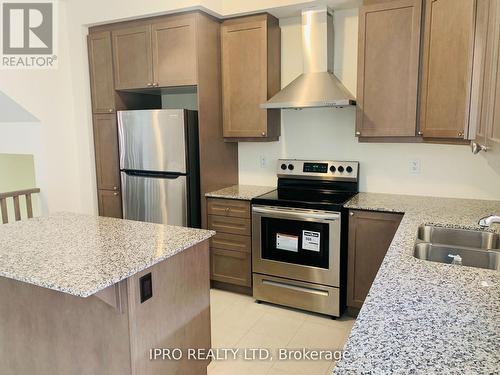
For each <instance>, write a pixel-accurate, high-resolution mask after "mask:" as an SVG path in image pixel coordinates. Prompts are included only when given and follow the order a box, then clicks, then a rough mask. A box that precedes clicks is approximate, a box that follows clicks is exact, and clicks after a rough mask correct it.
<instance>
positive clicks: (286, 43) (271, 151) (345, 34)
mask: <svg viewBox="0 0 500 375" xmlns="http://www.w3.org/2000/svg"><path fill="white" fill-rule="evenodd" d="M280 24H281V30H282V86H285V85H286V84H287V83H289V82H290V81H291V80H293V79H294V78H295V77H296V76H297V75H298V74H300V72H301V69H302V56H301V53H302V52H301V46H300V42H301V39H300V38H301V36H300V35H301V34H300V32H301V30H300V19H299V18H289V19H283V20H281V22H280ZM335 32H336V33H335V72H336V74H337V76H338V77H339V78H340V79H341V80H342V81H343V83H344V84H345V86H346V87H347V88H348V89H349V90H351V92H353V93H355V92H356V58H357V11H356V10H342V11H337V12H335ZM387 110H390V108H388V109H387ZM354 124H355V111H354V109H353V108H349V109H330V108H321V109H320V108H318V109H304V110H301V111H296V110H285V111H283V112H282V137H281V139H280V141H279V142H272V143H240V144H239V168H240V183H242V184H263V185H269V184H275V183H276V177H275V176H276V163H277V159H278V158H280V157H286V158H310V159H326V160H331V159H333V160H359V161H360V163H361V167H360V168H361V177H360V190H361V191H369V192H386V193H399V194H417V195H435V196H447V197H466V198H484V199H500V176H499V175H498V174H496V173H495V172H494V171H493V169H492V168H491V167H489V166H488V164H487V162H486V161H485V159H484V158H483V157H481V156H474V155H472V154H471V152H470V149H469V147H467V146H456V145H434V144H389V143H383V144H380V143H379V144H376V143H358V142H357V140H356V138H355V137H354ZM262 157H264V158H265V159H266V164H267V165H266V166H265V167H264V168H262V167H261V158H262ZM411 160H419V161H420V165H421V173H420V174H410V167H409V164H410V161H411Z"/></svg>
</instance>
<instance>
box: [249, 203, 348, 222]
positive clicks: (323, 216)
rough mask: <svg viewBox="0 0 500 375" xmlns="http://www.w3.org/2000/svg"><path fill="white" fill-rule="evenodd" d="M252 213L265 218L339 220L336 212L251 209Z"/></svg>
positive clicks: (254, 207)
mask: <svg viewBox="0 0 500 375" xmlns="http://www.w3.org/2000/svg"><path fill="white" fill-rule="evenodd" d="M252 212H255V213H259V214H264V215H266V216H267V217H290V218H297V219H317V220H329V221H334V220H339V219H340V214H339V213H337V212H312V211H299V210H297V211H292V210H282V209H274V208H266V207H256V206H253V207H252Z"/></svg>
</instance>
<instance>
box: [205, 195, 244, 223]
mask: <svg viewBox="0 0 500 375" xmlns="http://www.w3.org/2000/svg"><path fill="white" fill-rule="evenodd" d="M207 211H208V214H209V215H221V216H232V217H242V218H250V216H251V215H250V202H248V201H240V200H236V199H216V198H209V199H208V200H207Z"/></svg>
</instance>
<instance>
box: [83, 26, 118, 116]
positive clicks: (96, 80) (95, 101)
mask: <svg viewBox="0 0 500 375" xmlns="http://www.w3.org/2000/svg"><path fill="white" fill-rule="evenodd" d="M88 49H89V63H90V89H91V94H92V111H93V113H110V112H111V113H112V112H114V111H115V88H114V82H113V53H112V49H111V33H110V32H109V31H106V32H102V33H95V34H90V35H89V36H88Z"/></svg>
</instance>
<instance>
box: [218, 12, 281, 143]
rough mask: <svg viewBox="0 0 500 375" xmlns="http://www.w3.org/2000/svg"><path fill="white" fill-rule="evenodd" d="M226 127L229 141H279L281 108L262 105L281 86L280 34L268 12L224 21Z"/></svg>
mask: <svg viewBox="0 0 500 375" xmlns="http://www.w3.org/2000/svg"><path fill="white" fill-rule="evenodd" d="M221 39H222V108H223V130H224V132H223V133H224V137H225V138H226V139H227V140H235V141H252V140H258V141H276V140H278V138H279V135H280V119H281V111H280V110H279V109H276V110H274V109H273V110H266V109H262V108H260V104H262V103H264V102H266V101H267V100H268V99H269V98H270V97H271V96H273V95H274V94H275V93H277V92H278V91H279V89H280V85H281V77H280V69H281V34H280V28H279V24H278V20H277V19H276V18H274V17H273V16H271V15H269V14H261V15H256V16H249V17H242V18H236V19H231V20H227V21H224V22H223V23H222V29H221Z"/></svg>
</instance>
